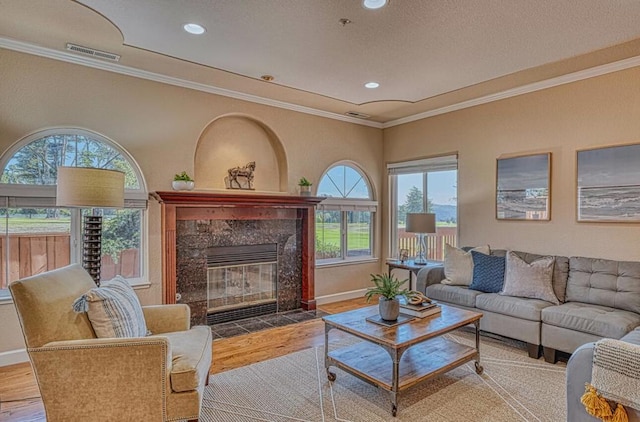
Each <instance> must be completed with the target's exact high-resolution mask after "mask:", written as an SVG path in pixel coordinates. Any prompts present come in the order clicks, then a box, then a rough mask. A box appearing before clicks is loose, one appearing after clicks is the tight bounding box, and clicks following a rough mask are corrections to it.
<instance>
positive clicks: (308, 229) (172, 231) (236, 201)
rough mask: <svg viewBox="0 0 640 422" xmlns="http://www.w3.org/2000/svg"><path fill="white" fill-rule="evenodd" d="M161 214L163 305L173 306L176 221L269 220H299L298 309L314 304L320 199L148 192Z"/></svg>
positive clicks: (195, 192) (175, 280) (313, 307)
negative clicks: (316, 229) (317, 211)
mask: <svg viewBox="0 0 640 422" xmlns="http://www.w3.org/2000/svg"><path fill="white" fill-rule="evenodd" d="M151 196H152V197H154V198H155V199H156V200H157V201H158V202H159V203H160V206H161V212H162V217H161V218H162V267H163V270H162V274H163V277H162V287H163V296H164V303H176V285H177V273H176V255H177V250H176V245H177V244H176V240H177V239H176V235H177V233H176V226H177V225H176V222H177V221H178V220H190V219H212V218H221V219H234V220H237V219H247V220H251V219H265V218H266V219H273V218H295V219H299V220H300V221H301V230H302V232H301V235H302V236H301V237H302V239H301V245H299V246H300V247H301V251H302V294H301V299H302V303H301V306H302V308H303V309H306V310H313V309H315V307H316V303H315V291H314V290H315V286H314V273H315V258H314V257H315V207H316V205H318V204H319V203H320V202H322V201H323V200H324V199H325V198H324V197H314V196H297V195H277V194H274V195H270V194H264V193H262V194H252V193H249V194H233V193H226V192H207V191H159V192H152V193H151Z"/></svg>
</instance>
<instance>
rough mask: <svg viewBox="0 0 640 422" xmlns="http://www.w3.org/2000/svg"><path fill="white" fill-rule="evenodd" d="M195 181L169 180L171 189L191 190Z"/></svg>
mask: <svg viewBox="0 0 640 422" xmlns="http://www.w3.org/2000/svg"><path fill="white" fill-rule="evenodd" d="M195 185H196V183H195V182H194V181H188V182H187V181H185V180H174V181H173V182H171V186H172V187H173V190H193V188H194V186H195Z"/></svg>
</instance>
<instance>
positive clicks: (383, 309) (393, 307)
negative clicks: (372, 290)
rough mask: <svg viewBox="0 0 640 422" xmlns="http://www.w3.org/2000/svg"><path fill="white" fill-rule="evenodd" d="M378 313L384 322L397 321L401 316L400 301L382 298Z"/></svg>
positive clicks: (379, 302)
mask: <svg viewBox="0 0 640 422" xmlns="http://www.w3.org/2000/svg"><path fill="white" fill-rule="evenodd" d="M378 312H380V318H382V319H383V320H385V321H395V320H397V319H398V315H400V301H399V300H398V299H387V298H386V297H381V298H380V299H379V301H378Z"/></svg>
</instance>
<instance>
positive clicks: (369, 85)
mask: <svg viewBox="0 0 640 422" xmlns="http://www.w3.org/2000/svg"><path fill="white" fill-rule="evenodd" d="M364 86H365V88H371V89H373V88H377V87H379V86H380V84H379V83H378V82H367V83H366V84H364Z"/></svg>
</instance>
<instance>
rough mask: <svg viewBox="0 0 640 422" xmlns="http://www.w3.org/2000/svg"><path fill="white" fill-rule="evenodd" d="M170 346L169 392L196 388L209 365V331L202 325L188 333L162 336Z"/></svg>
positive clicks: (205, 375) (182, 332)
mask: <svg viewBox="0 0 640 422" xmlns="http://www.w3.org/2000/svg"><path fill="white" fill-rule="evenodd" d="M162 336H163V337H167V338H168V339H169V344H170V345H171V355H172V360H171V373H170V376H169V377H170V380H171V390H172V391H175V392H177V393H181V392H185V391H192V390H195V389H196V388H198V386H199V385H200V381H201V380H204V379H206V377H207V376H208V375H207V374H208V373H209V366H210V365H211V358H210V356H211V329H210V328H209V327H205V326H202V325H199V326H196V327H193V328H191V329H190V330H188V331H176V332H173V333H165V334H162Z"/></svg>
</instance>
